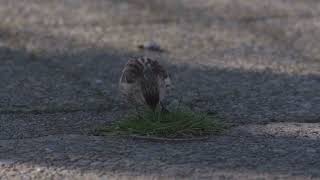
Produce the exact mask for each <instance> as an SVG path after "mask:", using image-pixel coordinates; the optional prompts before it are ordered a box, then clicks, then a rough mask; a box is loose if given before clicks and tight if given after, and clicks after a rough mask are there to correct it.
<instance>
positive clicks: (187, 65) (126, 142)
mask: <svg viewBox="0 0 320 180" xmlns="http://www.w3.org/2000/svg"><path fill="white" fill-rule="evenodd" d="M0 17H1V21H0V74H1V76H0V176H1V178H2V179H6V178H7V179H12V178H17V179H19V178H26V179H28V178H32V179H47V178H52V179H63V178H65V179H68V178H76V179H86V178H87V179H104V178H106V177H108V178H111V179H112V178H114V179H152V178H153V179H170V178H178V179H180V178H190V177H191V178H192V179H200V178H202V179H213V178H216V179H276V178H280V179H293V178H295V179H320V170H319V169H320V163H319V162H320V161H318V159H319V158H320V157H319V156H320V155H319V154H320V144H319V142H320V141H319V138H320V114H319V112H320V50H319V47H320V43H319V42H320V39H319V37H320V3H319V2H318V1H316V0H309V1H300V0H291V1H290V2H289V1H286V0H265V1H258V0H252V1H247V0H236V1H235V0H232V1H231V0H199V1H195V0H161V1H160V0H152V1H151V0H150V1H145V0H135V1H127V0H121V1H120V0H92V1H86V0H77V1H75V0H63V1H57V0H51V1H49V0H42V1H39V0H28V1H21V0H0ZM149 40H155V41H157V42H158V43H159V44H160V45H161V46H162V47H163V48H164V49H165V50H166V51H165V52H164V53H155V52H148V51H141V50H139V49H138V48H137V45H138V44H140V43H143V42H145V41H149ZM138 55H148V56H151V57H153V58H157V59H159V60H160V61H161V62H162V64H164V65H165V66H166V67H167V68H168V69H169V71H170V72H171V76H172V78H173V80H174V83H175V91H174V93H173V97H175V98H180V96H181V95H182V99H183V102H184V103H185V104H187V105H189V106H192V107H193V108H194V109H197V110H201V111H210V112H217V113H219V115H220V116H221V117H223V118H224V119H225V120H226V121H227V122H230V123H234V124H235V125H237V126H236V127H234V128H233V129H231V130H230V131H228V132H226V133H225V134H224V135H221V136H217V137H212V138H210V139H209V140H208V141H201V142H179V143H165V142H149V141H142V140H134V139H127V138H120V137H118V138H115V137H113V138H112V137H108V138H106V137H96V136H91V135H90V132H91V131H92V130H93V129H95V128H96V127H99V126H101V125H104V124H107V123H110V122H112V121H114V120H116V119H117V117H119V116H120V115H121V114H123V113H124V112H125V107H124V106H123V105H121V103H120V101H119V98H118V96H117V81H118V78H119V74H120V70H121V67H122V66H123V65H124V63H125V62H126V61H127V60H128V58H129V57H132V56H138Z"/></svg>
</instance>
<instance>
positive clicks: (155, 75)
mask: <svg viewBox="0 0 320 180" xmlns="http://www.w3.org/2000/svg"><path fill="white" fill-rule="evenodd" d="M119 89H120V93H121V95H122V96H123V97H124V98H125V100H126V102H127V103H129V104H130V105H131V106H134V108H135V109H136V110H137V111H138V109H139V108H140V107H149V108H151V110H153V111H155V110H156V109H157V107H160V108H161V111H164V112H168V110H167V109H166V107H165V103H164V100H165V96H166V95H167V94H168V91H169V90H170V89H171V79H170V77H169V75H168V73H167V71H166V70H165V69H164V67H163V66H161V65H160V64H159V62H158V61H156V60H153V59H150V58H148V57H139V58H133V59H130V60H129V61H128V62H127V64H126V65H125V66H124V69H123V71H122V74H121V78H120V82H119Z"/></svg>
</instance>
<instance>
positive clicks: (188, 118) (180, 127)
mask: <svg viewBox="0 0 320 180" xmlns="http://www.w3.org/2000/svg"><path fill="white" fill-rule="evenodd" d="M225 128H226V126H225V125H224V124H223V123H222V122H221V121H220V120H219V119H218V118H217V117H216V116H212V115H211V116H210V115H207V114H205V113H197V112H192V111H191V110H176V111H173V112H169V113H162V112H159V111H156V112H153V111H151V110H146V111H144V112H143V113H141V114H140V115H130V116H126V117H124V118H123V119H121V120H119V121H118V122H116V123H115V124H113V125H111V126H107V127H103V128H100V129H98V134H102V135H110V134H113V135H114V134H122V135H139V136H152V137H161V138H195V137H202V136H208V135H212V134H218V133H220V132H222V131H223V130H224V129H225Z"/></svg>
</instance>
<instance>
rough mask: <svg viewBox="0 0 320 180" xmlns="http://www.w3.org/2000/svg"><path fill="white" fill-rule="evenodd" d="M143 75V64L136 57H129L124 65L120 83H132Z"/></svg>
mask: <svg viewBox="0 0 320 180" xmlns="http://www.w3.org/2000/svg"><path fill="white" fill-rule="evenodd" d="M142 77H143V64H142V63H141V62H140V61H138V60H137V59H131V60H129V61H128V62H127V64H126V65H125V67H124V69H123V71H122V74H121V78H120V83H127V84H133V83H136V82H137V81H139V80H140V79H141V78H142Z"/></svg>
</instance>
